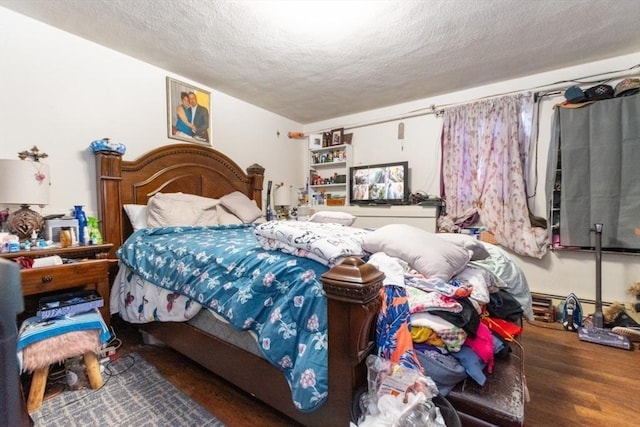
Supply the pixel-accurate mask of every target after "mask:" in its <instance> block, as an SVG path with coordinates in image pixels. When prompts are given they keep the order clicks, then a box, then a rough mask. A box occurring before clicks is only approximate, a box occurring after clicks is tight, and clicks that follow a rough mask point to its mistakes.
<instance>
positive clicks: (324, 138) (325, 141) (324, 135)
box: [322, 132, 331, 147]
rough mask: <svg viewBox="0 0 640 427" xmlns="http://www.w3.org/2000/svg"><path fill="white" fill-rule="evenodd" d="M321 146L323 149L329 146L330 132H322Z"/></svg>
mask: <svg viewBox="0 0 640 427" xmlns="http://www.w3.org/2000/svg"><path fill="white" fill-rule="evenodd" d="M322 146H323V147H330V146H331V132H322Z"/></svg>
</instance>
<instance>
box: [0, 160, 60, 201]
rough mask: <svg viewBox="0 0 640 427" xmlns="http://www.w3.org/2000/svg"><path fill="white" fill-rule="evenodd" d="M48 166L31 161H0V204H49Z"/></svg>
mask: <svg viewBox="0 0 640 427" xmlns="http://www.w3.org/2000/svg"><path fill="white" fill-rule="evenodd" d="M49 186H50V179H49V165H46V164H44V163H41V162H34V161H31V160H19V159H15V160H14V159H0V204H6V205H46V204H48V203H49Z"/></svg>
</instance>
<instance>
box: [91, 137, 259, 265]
mask: <svg viewBox="0 0 640 427" xmlns="http://www.w3.org/2000/svg"><path fill="white" fill-rule="evenodd" d="M263 181H264V168H263V167H262V166H260V165H258V164H253V165H251V166H249V167H248V168H247V170H246V171H244V170H243V169H242V168H240V166H238V164H237V163H235V162H234V161H233V160H231V159H230V158H229V157H227V156H226V155H224V154H222V153H221V152H219V151H217V150H214V149H213V148H210V147H205V146H202V145H197V144H172V145H165V146H161V147H159V148H156V149H154V150H152V151H150V152H148V153H146V154H144V155H142V156H141V157H139V158H137V159H136V160H132V161H126V160H123V159H122V155H120V154H118V153H113V152H98V153H96V183H97V186H98V215H99V218H100V221H101V226H102V235H103V238H104V241H105V242H108V243H113V245H114V249H113V251H114V252H115V249H117V248H119V247H120V246H121V245H122V243H123V242H124V241H125V240H126V238H127V237H128V236H129V235H130V234H131V233H132V232H133V229H132V227H131V223H130V222H129V219H128V218H127V216H126V214H125V212H124V208H123V205H125V204H139V205H146V204H147V201H148V200H149V198H150V197H151V196H153V195H154V194H155V193H158V192H162V193H176V192H182V193H189V194H196V195H199V196H205V197H212V198H220V197H222V196H224V195H225V194H228V193H231V192H233V191H236V190H237V191H241V192H242V193H244V194H246V195H247V196H248V197H249V198H251V199H253V200H255V201H256V203H257V204H258V207H260V208H262V185H263ZM111 255H114V254H113V253H112V254H111Z"/></svg>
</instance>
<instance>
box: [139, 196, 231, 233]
mask: <svg viewBox="0 0 640 427" xmlns="http://www.w3.org/2000/svg"><path fill="white" fill-rule="evenodd" d="M219 203H220V201H219V200H218V199H210V198H208V197H202V196H196V195H194V194H186V193H156V194H155V195H154V196H153V197H151V199H149V201H148V202H147V226H148V227H171V226H179V225H217V224H218V213H217V211H216V206H217V205H218V204H219Z"/></svg>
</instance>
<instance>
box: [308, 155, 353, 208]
mask: <svg viewBox="0 0 640 427" xmlns="http://www.w3.org/2000/svg"><path fill="white" fill-rule="evenodd" d="M350 160H351V145H348V144H341V145H334V146H330V147H322V148H316V149H310V150H309V159H308V162H309V205H311V206H322V205H329V206H344V205H346V204H347V203H348V191H349V177H348V174H349V166H350Z"/></svg>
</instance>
